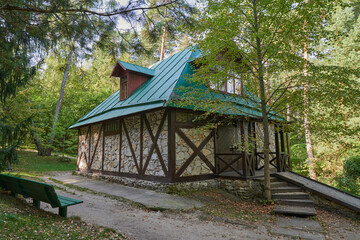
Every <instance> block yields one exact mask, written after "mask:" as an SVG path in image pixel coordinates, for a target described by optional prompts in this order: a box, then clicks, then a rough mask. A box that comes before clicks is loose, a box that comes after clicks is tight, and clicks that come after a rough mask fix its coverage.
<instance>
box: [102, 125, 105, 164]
mask: <svg viewBox="0 0 360 240" xmlns="http://www.w3.org/2000/svg"><path fill="white" fill-rule="evenodd" d="M104 161H105V127H104V129H103V132H102V161H101V170H104Z"/></svg>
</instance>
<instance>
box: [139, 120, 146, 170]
mask: <svg viewBox="0 0 360 240" xmlns="http://www.w3.org/2000/svg"><path fill="white" fill-rule="evenodd" d="M144 117H145V118H146V116H145V114H141V115H140V164H139V165H140V172H143V154H144V120H143V118H144Z"/></svg>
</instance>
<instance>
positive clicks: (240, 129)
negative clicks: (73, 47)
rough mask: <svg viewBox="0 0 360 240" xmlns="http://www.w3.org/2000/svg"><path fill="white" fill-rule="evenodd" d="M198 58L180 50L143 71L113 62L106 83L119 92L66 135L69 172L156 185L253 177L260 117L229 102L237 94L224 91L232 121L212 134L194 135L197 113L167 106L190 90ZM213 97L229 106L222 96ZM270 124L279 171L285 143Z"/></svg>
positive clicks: (258, 162)
mask: <svg viewBox="0 0 360 240" xmlns="http://www.w3.org/2000/svg"><path fill="white" fill-rule="evenodd" d="M200 56H201V52H200V51H199V50H196V49H194V48H188V49H185V50H183V51H181V52H178V53H176V54H174V55H172V56H170V57H168V58H166V59H164V60H162V61H160V62H158V63H156V64H155V65H154V66H152V67H150V68H145V67H141V66H137V65H134V64H130V63H126V62H122V61H117V63H116V66H115V67H114V69H113V72H112V74H111V76H113V77H118V78H119V79H120V89H119V90H118V91H117V92H115V93H114V94H112V95H111V96H110V97H108V98H107V99H106V100H105V101H103V102H102V103H101V104H99V105H98V106H97V107H95V108H94V109H93V110H92V111H90V112H89V113H87V114H86V115H85V116H83V117H82V118H81V119H79V120H78V121H77V122H76V123H74V124H73V125H72V126H71V127H70V128H72V129H78V133H79V135H78V156H77V171H80V172H90V173H97V174H102V175H112V176H121V177H129V178H136V179H143V180H150V181H157V182H163V183H173V182H184V181H197V180H204V179H211V178H236V179H248V178H253V177H255V176H258V175H261V174H262V171H263V158H264V157H263V153H262V152H261V151H262V146H261V141H255V140H254V139H260V138H261V135H262V124H261V111H260V110H259V109H256V108H255V107H253V106H251V104H250V103H248V102H246V101H245V100H244V99H242V98H241V96H240V95H239V96H236V97H235V100H236V101H234V97H233V96H234V95H236V94H237V93H238V92H237V91H238V90H236V89H235V88H231V87H229V88H228V91H231V93H232V95H231V96H232V98H231V99H232V100H231V101H232V103H233V105H234V107H235V108H236V109H238V110H239V111H238V112H236V111H235V112H234V111H233V110H231V111H232V112H230V110H226V109H225V110H223V111H222V112H221V114H222V115H227V114H231V115H233V116H235V117H233V118H232V120H231V123H228V124H224V125H220V126H218V127H216V128H203V129H201V131H199V128H198V127H199V126H201V125H202V124H205V123H204V122H202V123H199V122H194V121H193V120H194V118H195V116H196V115H197V114H198V113H199V111H194V109H192V107H189V106H186V107H179V106H178V105H176V104H174V101H173V100H177V101H181V97H182V95H181V94H180V93H179V92H178V91H177V89H179V88H180V87H181V86H184V85H187V86H190V87H191V86H192V83H191V80H189V76H191V74H193V72H194V71H195V69H194V67H193V65H192V61H193V60H194V59H196V58H198V57H200ZM185 76H187V77H185ZM197 85H198V84H194V85H193V86H194V87H195V86H197ZM202 87H203V88H207V86H202ZM239 91H242V90H239ZM210 92H211V91H210ZM214 94H215V96H217V97H219V98H221V99H222V101H224V102H226V101H230V100H229V99H230V98H228V94H227V93H220V92H216V93H215V92H214ZM197 110H199V109H197ZM270 121H271V126H270V133H271V137H270V142H271V146H270V148H271V149H270V150H271V166H272V168H273V170H274V171H279V172H280V171H286V170H287V169H288V168H289V167H290V159H289V158H288V142H287V140H286V137H285V135H286V134H285V133H284V132H283V131H282V128H279V127H276V125H277V124H279V123H281V122H282V121H283V118H281V117H280V116H278V115H276V114H274V115H272V116H270ZM239 143H240V145H241V146H242V147H238V146H239ZM250 143H254V144H255V147H253V148H252V149H253V150H250V148H249V147H247V146H249V145H250Z"/></svg>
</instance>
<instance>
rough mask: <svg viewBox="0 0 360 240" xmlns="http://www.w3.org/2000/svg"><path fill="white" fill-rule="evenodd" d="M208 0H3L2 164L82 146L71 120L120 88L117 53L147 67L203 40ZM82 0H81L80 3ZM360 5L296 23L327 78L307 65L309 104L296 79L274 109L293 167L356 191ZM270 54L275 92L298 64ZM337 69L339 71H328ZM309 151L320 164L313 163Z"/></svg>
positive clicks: (313, 62)
mask: <svg viewBox="0 0 360 240" xmlns="http://www.w3.org/2000/svg"><path fill="white" fill-rule="evenodd" d="M209 2H211V1H209ZM209 2H207V1H199V2H197V3H193V2H190V3H188V2H187V1H171V0H164V1H156V0H147V1H130V2H121V1H120V2H117V1H105V2H104V3H103V2H100V1H66V0H62V1H57V3H56V4H55V5H54V3H53V1H21V0H19V1H15V0H13V1H2V2H1V3H0V29H1V32H0V41H1V45H0V54H1V59H0V84H1V85H0V86H1V89H0V97H1V100H0V103H1V105H0V130H1V131H0V141H1V142H0V143H1V144H0V146H1V150H0V162H1V163H2V164H1V166H2V168H6V167H7V166H8V165H9V163H15V162H16V149H19V148H20V149H21V148H32V149H36V150H37V151H38V154H39V155H49V154H51V152H61V153H65V154H76V152H77V131H74V130H69V129H68V127H69V126H70V125H71V124H72V123H74V122H76V121H77V120H78V119H79V118H81V117H82V116H83V115H84V114H86V113H87V112H89V111H90V110H91V109H93V108H94V107H95V106H97V105H98V104H99V103H101V102H102V101H103V100H104V99H106V98H107V97H108V96H110V95H111V94H112V93H113V92H115V91H117V90H118V89H119V80H118V79H115V78H110V77H109V76H110V73H111V71H112V69H113V66H114V64H115V62H116V59H120V60H122V61H126V62H130V63H134V64H137V65H140V66H144V67H149V66H150V65H152V64H154V63H155V62H157V61H159V60H160V59H161V58H163V57H167V56H170V55H172V54H174V53H176V52H178V51H180V50H183V49H185V48H187V47H189V46H191V45H194V44H200V46H201V44H202V42H201V40H199V39H202V34H204V26H206V23H207V22H206V19H204V16H206V14H209V12H211V11H209V10H208V8H209V7H211V6H210V5H211V4H209ZM212 2H214V1H212ZM221 2H222V4H224V2H225V3H226V4H233V3H234V2H235V3H236V2H241V3H243V2H245V3H246V2H249V3H253V2H254V1H250V0H249V1H221ZM259 2H261V1H259ZM263 2H265V3H266V1H263ZM285 2H289V1H284V3H285ZM80 3H81V5H82V8H77V7H76V6H79V4H80ZM279 4H283V3H282V1H279ZM293 4H296V1H294V3H293ZM69 9H70V10H74V11H68V10H69ZM215 10H216V9H215ZM215 10H214V9H213V11H215ZM359 13H360V1H356V0H343V1H334V2H332V3H331V4H329V5H327V7H326V8H325V7H324V8H322V9H321V14H319V16H321V21H320V22H318V27H316V28H315V27H314V28H312V29H311V30H309V29H307V30H304V29H301V28H300V29H298V31H302V32H306V33H308V35H307V36H308V39H307V40H306V44H307V45H306V48H307V50H306V51H305V50H304V45H299V46H301V47H299V46H298V45H296V44H294V48H295V49H292V50H291V51H292V52H293V53H295V55H297V56H298V57H299V58H304V56H305V53H307V54H308V58H307V59H306V60H307V61H309V65H310V66H313V69H316V71H318V72H321V76H322V77H323V78H322V80H321V81H319V79H316V78H315V76H316V74H311V71H309V72H310V73H309V75H311V76H314V77H313V80H314V81H316V83H313V84H310V88H309V89H310V90H309V92H308V93H307V96H306V97H307V99H308V101H307V102H305V104H304V100H303V99H304V98H303V96H304V89H305V88H306V85H297V86H296V87H294V88H290V87H288V89H287V90H289V92H291V93H292V94H289V97H287V98H285V99H286V101H283V102H282V103H279V104H278V105H279V106H277V107H276V109H275V110H276V111H278V112H279V113H280V114H281V115H283V116H284V117H286V118H288V120H290V121H291V122H292V124H291V134H290V143H291V159H292V162H293V170H294V171H295V172H298V173H301V174H303V175H306V176H311V174H315V175H313V176H312V177H313V178H317V180H319V181H322V182H325V183H327V184H330V185H333V186H336V187H339V188H340V189H343V190H345V191H348V192H351V193H353V194H357V195H360V135H359V129H360V111H359V107H358V106H359V97H360V93H359V87H358V84H359V83H360V78H359V77H358V74H357V73H356V72H357V71H358V69H359V67H360V54H359V53H360V48H359V46H360V17H359ZM304 16H305V15H304ZM225 17H228V18H230V17H232V16H231V15H226V16H225ZM300 17H302V16H300ZM305 19H306V18H305ZM309 24H310V21H309ZM314 36H316V37H314ZM272 64H273V65H276V62H267V63H266V64H265V65H266V66H267V67H266V69H265V71H266V74H265V76H266V77H265V79H264V83H265V85H266V88H267V89H266V90H267V92H268V93H270V92H272V90H274V89H276V88H278V87H279V85H281V82H286V81H287V80H286V79H288V78H289V76H291V74H292V73H291V72H289V69H283V71H280V70H279V69H277V70H276V71H272ZM309 69H311V68H310V67H309ZM339 69H341V70H339ZM334 71H335V75H337V78H330V76H333V75H334ZM344 72H347V73H349V72H352V73H354V74H352V75H348V74H344ZM326 77H328V78H329V79H327V78H326ZM279 82H280V83H279ZM315 86H316V87H315ZM329 88H332V90H333V92H331V91H329ZM290 95H291V97H290ZM299 99H301V100H302V101H299ZM304 120H306V121H305V123H306V122H307V124H304ZM307 127H308V128H309V129H306V128H307ZM306 130H309V131H306ZM305 133H307V134H308V136H306V134H305ZM309 134H310V135H309ZM309 139H310V140H311V141H309ZM309 144H310V146H309ZM310 158H311V159H312V163H313V164H314V165H313V166H309V164H308V163H309V159H310ZM314 176H315V177H314Z"/></svg>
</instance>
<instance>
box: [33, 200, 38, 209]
mask: <svg viewBox="0 0 360 240" xmlns="http://www.w3.org/2000/svg"><path fill="white" fill-rule="evenodd" d="M33 206H34V207H36V208H37V209H40V201H39V200H36V199H34V198H33Z"/></svg>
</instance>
